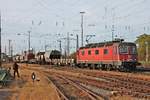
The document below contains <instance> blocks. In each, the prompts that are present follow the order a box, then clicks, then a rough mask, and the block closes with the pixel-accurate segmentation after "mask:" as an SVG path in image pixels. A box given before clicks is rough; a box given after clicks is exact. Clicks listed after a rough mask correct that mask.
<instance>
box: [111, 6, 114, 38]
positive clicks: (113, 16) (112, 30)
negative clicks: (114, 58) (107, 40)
mask: <svg viewBox="0 0 150 100" xmlns="http://www.w3.org/2000/svg"><path fill="white" fill-rule="evenodd" d="M112 14H113V15H112V20H113V21H112V30H111V31H112V41H113V40H114V31H115V25H114V23H115V22H114V21H115V11H114V8H112Z"/></svg>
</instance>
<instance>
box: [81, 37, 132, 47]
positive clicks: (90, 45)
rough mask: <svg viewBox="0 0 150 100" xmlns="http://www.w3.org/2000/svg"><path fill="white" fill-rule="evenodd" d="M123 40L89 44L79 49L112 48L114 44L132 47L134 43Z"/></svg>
mask: <svg viewBox="0 0 150 100" xmlns="http://www.w3.org/2000/svg"><path fill="white" fill-rule="evenodd" d="M123 41H124V40H123V39H116V40H114V41H106V42H100V43H90V44H87V45H85V46H84V47H80V49H85V48H96V47H104V46H112V45H113V44H114V43H118V44H120V43H121V44H128V45H133V44H134V43H132V42H123Z"/></svg>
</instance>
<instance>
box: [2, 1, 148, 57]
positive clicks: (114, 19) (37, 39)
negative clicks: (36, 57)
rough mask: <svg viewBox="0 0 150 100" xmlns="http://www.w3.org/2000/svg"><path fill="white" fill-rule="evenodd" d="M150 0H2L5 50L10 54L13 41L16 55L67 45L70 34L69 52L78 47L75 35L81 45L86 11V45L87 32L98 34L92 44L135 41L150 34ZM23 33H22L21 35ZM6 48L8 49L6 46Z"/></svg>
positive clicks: (3, 49)
mask: <svg viewBox="0 0 150 100" xmlns="http://www.w3.org/2000/svg"><path fill="white" fill-rule="evenodd" d="M149 5H150V0H0V12H1V17H2V51H3V52H5V50H6V52H7V53H8V40H11V41H12V42H11V45H12V46H13V51H14V54H16V53H21V52H22V51H24V50H27V49H28V31H31V48H34V49H35V50H36V51H42V50H44V47H45V45H47V49H59V42H58V40H62V49H63V52H64V50H65V48H66V40H65V38H66V37H67V33H69V35H70V36H69V37H70V39H71V40H70V51H72V52H73V51H75V49H76V45H75V44H76V41H75V39H76V34H78V35H79V45H80V46H81V41H80V40H81V14H80V12H81V11H84V12H85V13H84V15H83V25H84V28H83V29H84V44H86V41H85V40H86V36H87V35H95V36H94V37H92V38H91V39H90V40H89V43H95V42H96V43H97V42H103V41H111V40H112V26H114V37H116V38H123V39H125V41H131V42H134V41H135V40H136V37H137V36H139V35H141V34H143V33H147V34H149V33H150V13H149V11H150V6H149ZM18 34H20V35H18ZM5 48H6V49H5Z"/></svg>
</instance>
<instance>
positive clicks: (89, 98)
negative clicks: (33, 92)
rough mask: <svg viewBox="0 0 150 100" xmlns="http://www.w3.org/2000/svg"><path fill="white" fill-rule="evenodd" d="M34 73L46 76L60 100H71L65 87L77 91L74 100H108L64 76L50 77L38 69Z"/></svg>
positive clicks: (49, 74) (50, 75)
mask: <svg viewBox="0 0 150 100" xmlns="http://www.w3.org/2000/svg"><path fill="white" fill-rule="evenodd" d="M28 69H30V70H33V69H32V68H28ZM34 70H35V69H34ZM36 71H38V72H40V73H42V74H44V75H45V76H46V78H47V80H48V82H49V83H51V84H52V85H53V87H54V88H55V89H56V91H57V93H58V95H59V97H60V98H61V100H72V97H73V96H72V95H71V94H68V91H66V90H65V88H67V85H69V87H70V88H73V87H74V89H76V90H75V91H78V92H76V93H75V92H74V95H75V96H74V98H75V97H77V98H76V99H82V100H108V98H107V97H105V96H102V95H98V94H96V93H94V92H93V91H91V90H89V89H87V88H86V87H84V86H82V85H80V84H79V83H78V82H77V81H75V80H71V79H68V78H67V77H64V76H62V75H58V74H55V75H54V73H53V75H52V74H51V73H49V72H47V71H44V72H42V71H41V70H39V69H36ZM56 81H57V82H56ZM62 81H63V82H62ZM64 84H67V85H64ZM64 86H65V88H64ZM70 92H72V91H71V90H70ZM78 93H79V94H78ZM80 93H81V94H84V96H82V95H80ZM85 95H86V96H85Z"/></svg>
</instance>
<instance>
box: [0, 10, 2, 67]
mask: <svg viewBox="0 0 150 100" xmlns="http://www.w3.org/2000/svg"><path fill="white" fill-rule="evenodd" d="M1 24H2V23H1V12H0V68H2V57H1V53H2V49H1V47H2V46H1V31H2V25H1Z"/></svg>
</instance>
